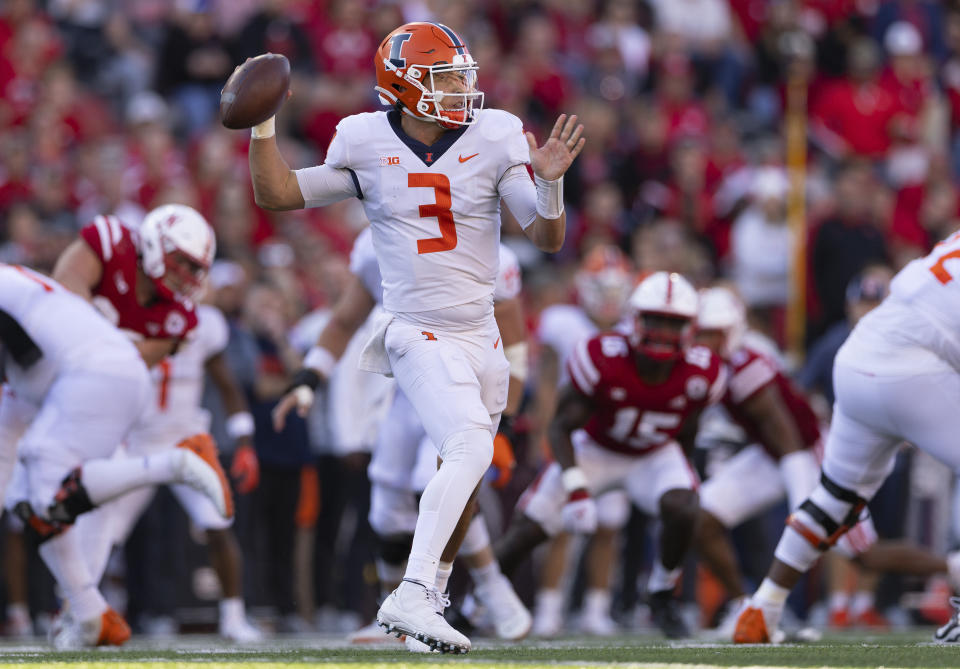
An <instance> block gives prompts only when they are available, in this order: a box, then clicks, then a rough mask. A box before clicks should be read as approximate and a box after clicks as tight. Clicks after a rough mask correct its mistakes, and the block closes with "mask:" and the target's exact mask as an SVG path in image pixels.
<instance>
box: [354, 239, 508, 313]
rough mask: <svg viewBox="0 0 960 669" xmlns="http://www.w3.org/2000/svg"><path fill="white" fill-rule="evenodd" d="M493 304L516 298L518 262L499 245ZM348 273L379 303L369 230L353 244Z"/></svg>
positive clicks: (376, 266)
mask: <svg viewBox="0 0 960 669" xmlns="http://www.w3.org/2000/svg"><path fill="white" fill-rule="evenodd" d="M494 271H495V273H496V277H495V280H494V289H493V300H494V302H499V301H500V300H512V299H513V298H515V297H516V296H517V295H519V294H520V289H521V287H522V283H521V278H520V261H519V260H518V259H517V254H516V253H514V252H513V251H511V250H510V249H509V248H507V247H506V246H504V245H503V244H500V250H499V253H498V254H497V266H496V267H495V268H494ZM350 272H351V273H352V274H353V275H354V276H356V277H357V278H358V279H360V281H361V282H362V283H363V286H364V287H365V288H366V289H367V292H368V293H370V295H371V297H373V299H374V301H375V302H376V303H377V304H382V303H383V288H382V285H383V284H382V283H381V280H380V266H379V264H378V262H377V256H376V253H375V252H374V249H373V236H372V233H371V229H370V228H365V229H364V230H363V231H362V232H361V233H360V234H359V235H358V236H357V239H356V241H354V243H353V250H352V251H351V252H350Z"/></svg>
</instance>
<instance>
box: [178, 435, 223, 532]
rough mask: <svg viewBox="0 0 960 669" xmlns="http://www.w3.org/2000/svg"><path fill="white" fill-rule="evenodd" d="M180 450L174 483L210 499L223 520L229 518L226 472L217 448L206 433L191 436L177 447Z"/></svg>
mask: <svg viewBox="0 0 960 669" xmlns="http://www.w3.org/2000/svg"><path fill="white" fill-rule="evenodd" d="M177 448H179V449H183V452H184V457H183V460H182V461H181V463H180V469H179V472H178V481H179V482H181V483H185V484H186V485H188V486H190V487H191V488H196V489H197V490H199V491H200V492H202V493H203V494H204V495H206V496H207V497H209V498H210V501H212V502H213V504H214V506H216V507H217V511H219V512H220V515H221V516H223V517H224V518H233V494H232V493H231V492H230V482H229V481H228V479H227V474H226V472H224V471H223V467H222V466H221V465H220V458H219V457H217V445H216V444H215V443H214V442H213V437H211V436H210V435H209V434H195V435H193V436H192V437H188V438H186V439H184V440H183V441H181V442H180V443H179V444H177Z"/></svg>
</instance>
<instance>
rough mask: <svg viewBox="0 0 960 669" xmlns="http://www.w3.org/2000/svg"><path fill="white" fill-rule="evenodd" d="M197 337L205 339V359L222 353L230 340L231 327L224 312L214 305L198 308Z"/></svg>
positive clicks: (204, 305)
mask: <svg viewBox="0 0 960 669" xmlns="http://www.w3.org/2000/svg"><path fill="white" fill-rule="evenodd" d="M197 319H198V322H197V335H198V337H202V339H203V349H204V356H203V357H204V359H206V358H211V357H213V356H215V355H217V354H218V353H222V352H223V350H224V349H225V348H227V341H228V340H229V339H230V326H228V325H227V319H226V318H224V317H223V312H221V311H220V310H219V309H217V308H216V307H214V306H212V305H208V304H203V305H200V306H199V307H197Z"/></svg>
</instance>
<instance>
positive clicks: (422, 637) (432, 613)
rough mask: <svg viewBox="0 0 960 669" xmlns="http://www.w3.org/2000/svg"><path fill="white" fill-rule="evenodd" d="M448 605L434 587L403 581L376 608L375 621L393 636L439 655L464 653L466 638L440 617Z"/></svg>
mask: <svg viewBox="0 0 960 669" xmlns="http://www.w3.org/2000/svg"><path fill="white" fill-rule="evenodd" d="M449 603H450V600H449V599H448V598H447V597H446V595H443V594H441V593H440V591H439V590H437V589H436V588H434V587H429V588H428V587H426V586H424V585H421V584H420V583H416V582H413V581H403V582H402V583H401V584H400V586H399V587H398V588H397V589H396V590H394V591H393V592H392V593H390V596H389V597H387V598H386V599H385V600H384V602H383V604H382V605H381V606H380V610H379V611H377V622H378V623H379V624H380V626H381V627H383V628H385V629H386V630H387V632H389V633H390V634H393V635H394V636H396V637H399V636H400V635H402V634H406V635H407V636H408V637H413V638H414V639H417V640H418V641H422V642H423V643H425V644H426V645H427V646H429V647H430V648H431V649H433V650H439V651H440V652H441V653H467V652H469V651H470V639H468V638H467V637H465V636H464V635H462V634H461V633H460V632H458V631H457V630H455V629H453V627H451V626H450V624H449V623H447V621H446V620H444V618H443V609H444V608H446V606H447V605H448V604H449Z"/></svg>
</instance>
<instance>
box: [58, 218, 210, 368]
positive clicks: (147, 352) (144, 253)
mask: <svg viewBox="0 0 960 669" xmlns="http://www.w3.org/2000/svg"><path fill="white" fill-rule="evenodd" d="M215 251H216V241H215V239H214V235H213V230H212V228H211V227H210V226H209V225H208V224H207V222H206V220H204V218H203V217H202V216H201V215H200V214H199V213H197V212H196V211H194V210H193V209H191V208H190V207H187V206H184V205H179V204H168V205H164V206H162V207H158V208H156V209H154V210H152V211H151V212H150V213H149V214H147V216H146V218H144V220H143V223H142V224H141V225H140V227H139V228H138V229H137V230H136V231H134V230H131V229H129V228H127V227H126V226H124V225H123V224H122V223H121V222H120V221H119V220H118V219H117V218H116V217H115V216H97V217H96V218H95V219H94V220H93V222H92V223H90V224H89V225H87V226H85V227H84V228H83V229H82V230H81V231H80V239H78V240H77V241H75V242H73V244H71V245H70V246H69V247H67V249H66V251H64V252H63V255H61V256H60V259H59V260H58V261H57V265H56V267H55V268H54V270H53V278H54V279H56V280H57V281H59V282H60V283H61V284H62V285H64V286H66V287H67V288H69V289H70V290H72V291H73V292H75V293H77V294H78V295H81V296H83V297H85V298H86V299H88V300H92V301H93V303H94V305H95V306H96V307H97V308H98V309H99V310H100V311H101V312H102V313H103V314H104V315H105V316H106V317H107V318H109V319H110V320H112V321H113V322H114V323H115V324H116V325H117V327H119V328H120V329H121V330H123V331H126V332H127V333H128V334H129V335H130V336H131V338H132V339H134V343H135V344H136V346H137V348H138V349H139V350H140V354H141V355H142V356H143V359H144V361H145V362H146V363H147V366H148V367H152V366H153V365H155V364H156V363H158V362H160V360H162V359H163V358H164V357H166V356H167V355H169V354H171V353H173V352H174V351H175V350H176V347H177V344H178V343H179V342H180V341H181V340H182V339H183V338H184V337H185V336H186V335H187V333H189V332H190V331H191V330H192V329H193V328H194V327H196V325H197V315H196V312H195V310H194V305H193V302H192V300H193V299H194V298H195V297H196V295H197V293H198V292H199V291H200V289H201V287H202V285H203V279H204V277H205V276H206V273H207V271H208V270H209V269H210V265H211V264H212V263H213V256H214V253H215Z"/></svg>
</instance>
